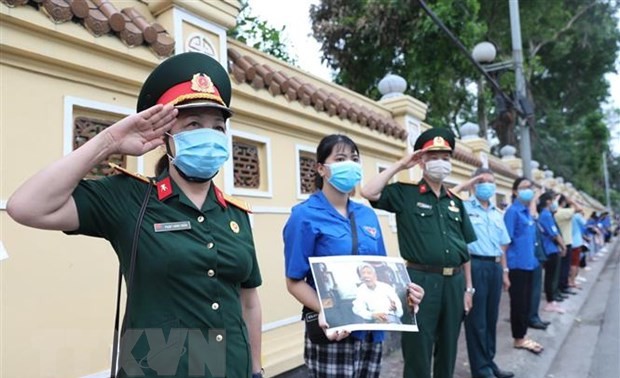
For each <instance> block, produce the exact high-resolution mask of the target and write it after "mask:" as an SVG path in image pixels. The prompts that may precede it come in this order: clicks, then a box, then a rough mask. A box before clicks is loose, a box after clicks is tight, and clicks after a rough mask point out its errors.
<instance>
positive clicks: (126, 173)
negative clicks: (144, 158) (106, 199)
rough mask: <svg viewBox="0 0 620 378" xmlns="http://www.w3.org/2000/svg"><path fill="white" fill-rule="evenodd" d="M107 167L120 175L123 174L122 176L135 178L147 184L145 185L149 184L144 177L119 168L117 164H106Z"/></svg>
mask: <svg viewBox="0 0 620 378" xmlns="http://www.w3.org/2000/svg"><path fill="white" fill-rule="evenodd" d="M108 165H109V166H110V167H111V168H113V169H115V170H117V171H119V172H121V173H122V174H124V175H126V176H130V177H133V178H135V179H136V180H140V181H142V182H145V183H147V184H148V183H150V181H149V179H148V178H147V177H146V176H142V175H141V174H139V173H133V172H129V171H128V170H127V169H125V168H123V167H121V166H120V165H118V164H114V163H108ZM153 185H155V183H153Z"/></svg>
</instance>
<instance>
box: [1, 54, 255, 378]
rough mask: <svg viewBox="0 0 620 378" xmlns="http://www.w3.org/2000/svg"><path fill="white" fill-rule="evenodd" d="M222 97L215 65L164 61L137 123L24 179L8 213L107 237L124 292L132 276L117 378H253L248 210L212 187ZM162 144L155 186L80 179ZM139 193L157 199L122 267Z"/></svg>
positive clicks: (124, 179) (225, 103)
mask: <svg viewBox="0 0 620 378" xmlns="http://www.w3.org/2000/svg"><path fill="white" fill-rule="evenodd" d="M230 96H231V86H230V79H229V76H228V73H227V72H226V70H225V69H224V68H223V67H222V66H221V65H220V64H219V63H218V62H217V61H216V60H214V59H212V58H210V57H208V56H206V55H203V54H198V53H185V54H180V55H177V56H175V57H172V58H170V59H168V60H166V61H164V62H163V63H161V64H160V65H159V66H158V67H157V68H156V69H155V70H154V71H153V72H152V73H151V75H150V76H149V77H148V78H147V80H146V82H145V83H144V85H143V87H142V90H141V92H140V97H139V100H138V112H139V113H138V114H134V115H131V116H128V117H126V118H124V119H122V120H120V121H119V122H117V123H115V124H113V125H112V126H110V127H108V128H107V129H105V130H104V131H102V132H101V133H100V134H98V135H97V136H96V137H94V138H93V139H91V140H90V141H89V142H87V143H86V144H84V146H82V147H80V148H79V149H77V150H75V151H73V152H72V153H71V154H69V155H67V156H65V157H63V158H62V159H60V160H58V161H56V162H55V163H53V164H51V165H50V166H48V167H47V168H45V169H43V170H42V171H40V172H39V173H37V174H36V175H34V176H33V177H32V178H30V179H29V180H28V181H26V182H25V183H24V184H23V185H22V186H21V187H20V188H19V189H18V190H17V191H16V192H15V193H14V194H13V195H12V196H11V198H10V199H9V201H8V203H7V211H8V213H9V215H10V216H11V217H12V218H13V219H15V220H16V221H17V222H19V223H22V224H24V225H27V226H31V227H37V228H42V229H51V230H61V231H65V232H67V233H69V234H84V235H89V236H95V237H100V238H105V239H107V240H108V241H109V242H110V243H111V244H112V246H113V248H114V250H115V251H116V253H117V255H118V258H119V261H120V264H121V270H122V272H123V275H124V276H125V279H126V282H127V277H128V272H130V271H131V270H133V274H131V276H132V277H133V278H132V279H130V280H129V281H130V282H129V285H128V286H129V291H130V294H129V298H128V305H127V310H126V313H127V314H129V315H128V316H127V319H125V323H124V325H125V327H124V328H126V329H127V331H126V332H125V333H124V335H123V337H122V339H121V353H120V358H119V370H118V374H119V376H175V377H188V376H200V377H212V376H226V377H232V378H237V377H250V376H260V370H261V368H260V352H261V351H260V337H261V308H260V302H259V298H258V294H257V291H256V287H258V286H259V285H260V284H261V276H260V271H259V268H258V264H257V260H256V253H255V250H254V243H253V239H252V233H251V228H250V223H249V221H248V216H247V212H246V211H247V209H246V207H245V205H244V204H242V203H241V202H239V201H236V200H234V199H230V198H227V197H226V196H225V195H223V194H222V193H221V192H220V191H219V190H218V189H217V188H216V187H215V185H213V184H212V182H211V179H212V178H213V177H214V176H215V175H216V174H217V172H218V170H219V169H220V167H221V166H222V164H223V163H224V162H225V161H226V160H227V159H228V156H229V152H228V140H227V136H226V119H227V118H228V117H230V116H231V112H230V109H229V104H230ZM162 144H165V146H166V150H167V154H166V155H165V156H164V157H163V160H162V161H161V162H160V164H158V172H157V178H156V179H155V180H152V181H150V182H149V180H146V179H144V178H140V177H136V176H132V175H127V174H125V175H116V176H110V177H106V178H103V179H100V180H83V179H82V178H83V177H84V176H86V174H87V173H88V172H89V171H90V170H91V169H92V168H93V167H94V166H96V165H97V164H99V163H101V162H102V161H104V160H105V159H106V158H107V157H108V156H109V155H111V154H125V155H134V156H139V155H142V154H144V153H146V152H149V151H151V150H153V149H155V148H156V147H158V146H160V145H162ZM168 162H171V163H172V164H168ZM149 185H156V190H153V191H151V192H150V197H148V200H147V202H146V203H147V205H146V211H145V213H144V217H143V219H142V220H141V222H140V225H139V227H140V228H139V229H140V233H139V240H138V242H137V254H136V257H135V262H132V256H131V255H132V253H131V252H132V244H133V243H132V242H133V240H132V239H133V237H134V230H135V229H136V223H137V222H138V214H139V213H140V209H141V207H142V204H143V203H144V201H145V200H144V199H145V195H146V194H147V188H148V187H149ZM131 264H133V269H131V267H130V265H131ZM112 374H114V372H113V373H112Z"/></svg>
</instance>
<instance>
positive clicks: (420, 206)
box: [416, 202, 433, 209]
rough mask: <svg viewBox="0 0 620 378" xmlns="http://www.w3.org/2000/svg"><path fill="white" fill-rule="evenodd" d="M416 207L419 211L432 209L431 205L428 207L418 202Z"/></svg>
mask: <svg viewBox="0 0 620 378" xmlns="http://www.w3.org/2000/svg"><path fill="white" fill-rule="evenodd" d="M416 205H418V207H419V208H421V209H432V208H433V205H429V204H427V203H424V202H418V203H417V204H416Z"/></svg>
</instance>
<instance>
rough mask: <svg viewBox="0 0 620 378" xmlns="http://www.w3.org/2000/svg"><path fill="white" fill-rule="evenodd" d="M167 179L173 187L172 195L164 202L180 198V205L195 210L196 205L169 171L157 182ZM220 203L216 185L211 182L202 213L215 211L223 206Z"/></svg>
mask: <svg viewBox="0 0 620 378" xmlns="http://www.w3.org/2000/svg"><path fill="white" fill-rule="evenodd" d="M167 178H168V179H169V182H170V185H171V189H172V194H170V195H168V196H167V197H166V198H164V199H163V200H162V202H167V201H169V200H170V199H171V198H176V197H178V201H179V202H180V203H182V204H184V205H186V206H189V207H193V208H195V207H196V206H195V205H194V203H193V202H192V201H190V199H189V198H188V197H187V196H186V195H185V193H183V191H182V190H181V188H180V187H179V186H178V185H177V183H176V182H175V181H174V179H173V178H172V177H170V172H169V171H168V169H165V170H164V171H163V172H162V173H161V174H160V175H159V176H157V181H156V182H157V183H158V184H159V183H160V182H162V181H164V180H166V179H167ZM158 186H159V185H158ZM219 202H220V201H219V200H218V199H217V198H216V196H215V184H214V183H213V181H211V185H210V186H209V191H208V192H207V198H206V200H205V202H204V204H203V205H202V209H201V211H209V210H213V209H214V208H216V207H220V206H222V205H220V204H219ZM224 207H225V206H224Z"/></svg>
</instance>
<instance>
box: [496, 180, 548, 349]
mask: <svg viewBox="0 0 620 378" xmlns="http://www.w3.org/2000/svg"><path fill="white" fill-rule="evenodd" d="M512 193H513V194H512V196H513V202H512V205H510V207H508V208H507V209H506V212H505V213H504V223H506V229H507V230H508V234H509V235H510V240H511V242H510V244H509V245H508V249H507V250H506V261H507V265H508V269H509V273H508V274H509V278H510V289H509V290H508V293H509V294H510V326H511V329H512V337H513V339H514V344H513V345H514V347H515V348H517V349H525V350H527V351H530V352H532V353H535V354H538V353H540V352H542V350H543V347H542V345H540V344H539V343H537V342H535V341H534V340H532V339H528V338H526V334H527V327H528V322H529V317H530V305H531V298H532V278H533V272H534V269H536V267H538V264H539V263H538V259H537V258H536V255H535V251H534V248H535V243H536V225H535V222H534V219H533V218H532V215H531V212H530V206H531V205H532V201H533V200H534V196H535V192H534V188H533V183H532V182H531V181H530V180H528V179H527V178H525V177H520V178H518V179H516V180H515V181H514V183H513V184H512Z"/></svg>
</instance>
